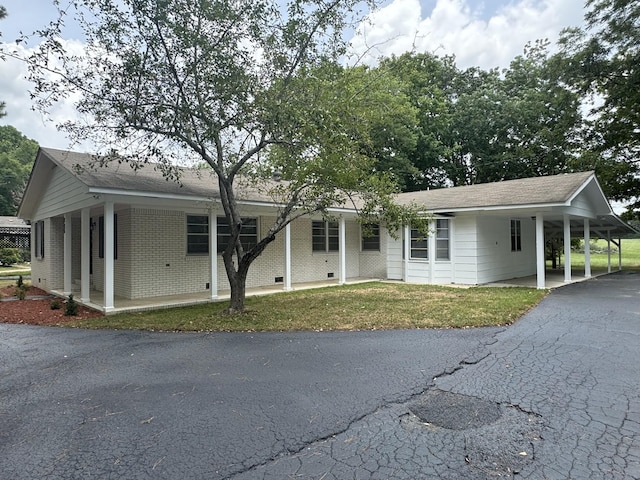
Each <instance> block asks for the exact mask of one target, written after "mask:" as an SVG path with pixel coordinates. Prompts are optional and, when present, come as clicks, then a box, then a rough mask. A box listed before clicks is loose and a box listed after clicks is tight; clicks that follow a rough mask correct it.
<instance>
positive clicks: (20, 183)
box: [0, 125, 38, 216]
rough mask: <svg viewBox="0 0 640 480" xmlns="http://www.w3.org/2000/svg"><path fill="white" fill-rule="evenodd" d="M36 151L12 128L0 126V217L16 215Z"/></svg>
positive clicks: (36, 145)
mask: <svg viewBox="0 0 640 480" xmlns="http://www.w3.org/2000/svg"><path fill="white" fill-rule="evenodd" d="M37 150H38V144H37V143H36V142H34V141H33V140H29V139H28V138H27V137H25V136H24V135H22V134H21V133H20V132H19V131H18V130H17V129H15V128H14V127H12V126H10V125H3V126H0V215H7V216H13V215H15V214H16V211H17V207H18V204H19V203H20V199H21V198H22V192H23V190H24V187H25V185H26V183H27V179H28V178H29V173H30V172H31V167H32V165H33V160H34V159H35V158H36V152H37Z"/></svg>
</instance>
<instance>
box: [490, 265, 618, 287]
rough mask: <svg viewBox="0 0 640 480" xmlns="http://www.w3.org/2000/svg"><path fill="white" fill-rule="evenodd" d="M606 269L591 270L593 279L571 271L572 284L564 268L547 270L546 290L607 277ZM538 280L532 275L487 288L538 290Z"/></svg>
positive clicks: (580, 270)
mask: <svg viewBox="0 0 640 480" xmlns="http://www.w3.org/2000/svg"><path fill="white" fill-rule="evenodd" d="M616 271H618V269H617V268H616V269H613V268H612V269H611V272H612V273H613V272H616ZM608 273H609V272H607V269H606V268H602V269H598V268H592V269H591V277H585V276H584V269H583V268H582V269H572V270H571V282H565V281H564V270H563V269H562V268H558V269H555V270H552V269H549V268H548V269H547V270H546V271H545V284H546V288H558V287H562V286H563V285H567V284H568V283H576V282H583V281H585V280H589V278H594V277H599V276H600V275H607V274H608ZM537 282H538V278H537V276H536V275H531V276H528V277H520V278H512V279H510V280H504V281H502V282H492V283H488V284H486V286H492V287H529V288H536V287H537Z"/></svg>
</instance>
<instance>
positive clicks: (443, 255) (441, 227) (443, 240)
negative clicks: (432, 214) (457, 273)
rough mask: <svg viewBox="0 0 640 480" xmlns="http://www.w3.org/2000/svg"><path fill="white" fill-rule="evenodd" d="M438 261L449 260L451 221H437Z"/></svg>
mask: <svg viewBox="0 0 640 480" xmlns="http://www.w3.org/2000/svg"><path fill="white" fill-rule="evenodd" d="M436 260H449V220H446V219H438V220H436Z"/></svg>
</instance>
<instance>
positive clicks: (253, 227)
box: [217, 217, 258, 255]
mask: <svg viewBox="0 0 640 480" xmlns="http://www.w3.org/2000/svg"><path fill="white" fill-rule="evenodd" d="M217 235H218V255H220V254H222V252H224V251H225V250H226V248H227V245H229V240H230V239H231V227H229V222H227V217H218V231H217ZM240 243H241V244H242V248H244V249H245V250H249V249H251V248H253V247H255V246H256V245H257V244H258V219H257V218H243V219H242V226H241V227H240Z"/></svg>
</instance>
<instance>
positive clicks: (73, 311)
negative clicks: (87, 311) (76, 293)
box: [64, 294, 78, 317]
mask: <svg viewBox="0 0 640 480" xmlns="http://www.w3.org/2000/svg"><path fill="white" fill-rule="evenodd" d="M64 314H65V315H66V316H68V317H75V316H76V315H78V302H76V301H75V300H74V299H73V294H71V295H69V298H68V299H67V303H66V304H65V306H64Z"/></svg>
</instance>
